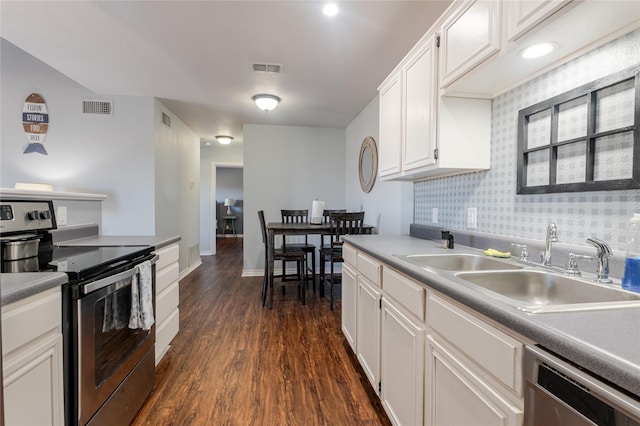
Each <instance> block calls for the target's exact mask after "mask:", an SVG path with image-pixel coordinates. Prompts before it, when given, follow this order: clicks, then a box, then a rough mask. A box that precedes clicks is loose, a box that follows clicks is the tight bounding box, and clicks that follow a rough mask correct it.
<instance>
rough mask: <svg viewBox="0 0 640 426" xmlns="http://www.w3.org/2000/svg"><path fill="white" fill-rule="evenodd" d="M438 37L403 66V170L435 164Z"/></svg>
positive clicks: (430, 39) (426, 41)
mask: <svg viewBox="0 0 640 426" xmlns="http://www.w3.org/2000/svg"><path fill="white" fill-rule="evenodd" d="M436 49H437V47H436V41H435V36H433V35H432V36H431V37H429V38H427V39H426V40H425V41H424V45H423V47H422V48H421V49H418V51H417V53H416V54H415V55H414V56H413V57H412V58H411V59H409V61H408V63H407V65H406V66H405V67H404V73H405V74H404V82H405V87H404V90H403V93H404V99H405V113H404V145H403V150H402V171H410V170H412V169H416V168H419V167H424V166H428V165H431V164H435V162H436V160H435V155H434V150H435V148H436V104H437V100H438V98H437V97H438V94H437V80H436V75H437V73H436V68H435V66H436V60H435V58H436Z"/></svg>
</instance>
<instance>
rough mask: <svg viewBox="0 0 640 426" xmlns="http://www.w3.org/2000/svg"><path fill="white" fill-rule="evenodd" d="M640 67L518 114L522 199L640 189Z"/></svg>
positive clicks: (519, 172)
mask: <svg viewBox="0 0 640 426" xmlns="http://www.w3.org/2000/svg"><path fill="white" fill-rule="evenodd" d="M639 72H640V65H637V66H634V67H632V68H629V69H626V70H624V71H621V72H619V73H616V74H613V75H610V76H607V77H604V78H602V79H600V80H597V81H594V82H591V83H588V84H585V85H584V86H581V87H578V88H576V89H573V90H570V91H568V92H566V93H563V94H561V95H558V96H555V97H553V98H551V99H548V100H546V101H543V102H540V103H538V104H536V105H533V106H530V107H528V108H525V109H523V110H520V112H519V114H518V188H517V190H518V194H542V193H550V192H578V191H602V190H615V189H631V188H640V128H639V127H640V126H639V124H640V80H639Z"/></svg>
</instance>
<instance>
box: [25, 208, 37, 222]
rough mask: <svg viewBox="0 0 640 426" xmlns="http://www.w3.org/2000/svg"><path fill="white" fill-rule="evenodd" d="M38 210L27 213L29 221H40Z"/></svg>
mask: <svg viewBox="0 0 640 426" xmlns="http://www.w3.org/2000/svg"><path fill="white" fill-rule="evenodd" d="M38 213H39V212H38V210H32V211H30V212H27V218H28V219H29V220H38V218H39V215H38Z"/></svg>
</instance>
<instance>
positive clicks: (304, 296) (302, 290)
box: [298, 256, 307, 305]
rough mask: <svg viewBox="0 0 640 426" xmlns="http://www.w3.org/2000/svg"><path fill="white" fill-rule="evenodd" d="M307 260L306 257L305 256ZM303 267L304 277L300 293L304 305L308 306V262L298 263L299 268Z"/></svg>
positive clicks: (302, 277)
mask: <svg viewBox="0 0 640 426" xmlns="http://www.w3.org/2000/svg"><path fill="white" fill-rule="evenodd" d="M305 258H306V256H305ZM300 266H302V276H301V277H300V279H301V281H300V291H301V292H302V304H303V305H306V304H307V298H306V293H307V279H306V275H307V262H306V260H304V259H303V260H302V261H301V262H300V263H298V267H300Z"/></svg>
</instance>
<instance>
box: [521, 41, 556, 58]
mask: <svg viewBox="0 0 640 426" xmlns="http://www.w3.org/2000/svg"><path fill="white" fill-rule="evenodd" d="M555 48H556V46H555V44H553V43H551V42H545V43H538V44H534V45H532V46H529V47H527V48H526V49H524V50H523V51H522V52H520V56H522V57H523V58H525V59H533V58H539V57H541V56H544V55H548V54H549V53H551V52H552V51H553V49H555Z"/></svg>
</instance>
